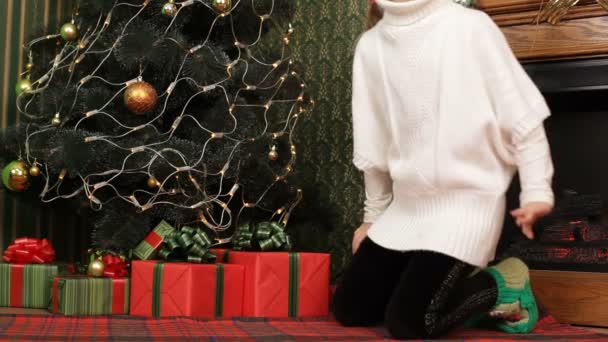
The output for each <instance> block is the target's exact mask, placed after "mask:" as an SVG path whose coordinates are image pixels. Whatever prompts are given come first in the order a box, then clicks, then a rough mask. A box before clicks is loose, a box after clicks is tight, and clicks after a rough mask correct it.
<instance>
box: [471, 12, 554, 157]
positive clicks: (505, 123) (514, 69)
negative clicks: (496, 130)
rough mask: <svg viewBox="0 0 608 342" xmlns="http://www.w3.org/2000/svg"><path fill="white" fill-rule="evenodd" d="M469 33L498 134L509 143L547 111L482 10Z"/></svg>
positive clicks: (537, 91) (532, 84)
mask: <svg viewBox="0 0 608 342" xmlns="http://www.w3.org/2000/svg"><path fill="white" fill-rule="evenodd" d="M480 18H481V20H480V22H481V27H477V28H476V30H474V31H475V32H474V33H473V35H474V36H473V37H472V40H473V44H474V46H476V49H475V51H476V54H477V55H476V56H475V58H476V60H477V61H478V63H480V64H481V69H482V72H483V77H484V78H485V85H486V86H485V87H486V91H487V94H488V96H489V98H490V100H491V102H492V106H493V110H494V113H495V115H496V118H497V120H498V124H499V127H500V130H501V135H502V136H503V139H504V140H505V143H507V146H510V147H512V146H513V145H516V144H517V143H518V142H519V141H521V140H522V139H525V138H526V137H527V136H528V135H529V134H530V132H532V130H534V129H535V128H537V127H538V126H540V125H541V123H542V122H543V121H544V120H545V119H546V118H547V117H548V116H549V115H550V111H549V108H548V106H547V103H546V101H545V99H544V97H543V96H542V94H541V93H540V91H539V90H538V88H537V87H536V85H535V84H534V82H533V81H532V80H531V79H530V77H529V76H528V74H527V73H526V71H525V70H524V68H523V67H522V65H521V64H520V63H519V61H518V60H517V58H516V57H515V55H514V54H513V51H512V50H511V48H510V46H509V44H508V42H507V39H506V38H505V36H504V34H503V33H502V31H501V30H500V29H499V28H498V26H497V25H496V24H495V23H494V22H493V21H492V19H491V18H490V17H489V16H488V15H486V14H485V13H480Z"/></svg>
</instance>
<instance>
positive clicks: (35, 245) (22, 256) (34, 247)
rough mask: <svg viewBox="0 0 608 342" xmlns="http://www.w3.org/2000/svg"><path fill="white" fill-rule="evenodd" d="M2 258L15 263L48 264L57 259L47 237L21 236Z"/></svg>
mask: <svg viewBox="0 0 608 342" xmlns="http://www.w3.org/2000/svg"><path fill="white" fill-rule="evenodd" d="M2 260H4V261H5V262H9V263H13V264H48V263H51V262H53V261H55V250H53V247H51V244H50V243H49V240H47V239H42V240H39V239H31V238H19V239H17V240H15V242H14V243H13V244H12V245H10V246H8V249H7V250H6V251H4V256H3V257H2Z"/></svg>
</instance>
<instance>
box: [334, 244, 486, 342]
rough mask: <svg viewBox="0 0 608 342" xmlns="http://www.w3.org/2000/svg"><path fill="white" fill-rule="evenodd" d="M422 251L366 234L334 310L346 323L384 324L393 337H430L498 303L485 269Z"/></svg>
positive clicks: (342, 280)
mask: <svg viewBox="0 0 608 342" xmlns="http://www.w3.org/2000/svg"><path fill="white" fill-rule="evenodd" d="M473 270H474V269H473V267H472V266H470V265H468V264H465V263H463V262H461V261H459V260H456V259H454V258H452V257H449V256H446V255H443V254H439V253H434V252H426V251H415V252H398V251H392V250H388V249H385V248H383V247H380V246H378V245H377V244H375V243H374V242H372V241H371V240H370V239H369V238H366V239H365V240H364V241H363V242H362V243H361V246H360V247H359V250H358V251H357V253H356V254H355V255H354V256H353V259H352V261H351V263H350V265H349V266H348V267H347V268H346V270H345V272H344V274H343V275H342V277H341V278H340V281H339V283H338V287H337V289H336V294H335V296H334V303H333V311H334V315H335V316H336V319H337V320H338V322H340V323H341V324H343V325H345V326H370V325H377V324H379V323H381V322H383V321H384V322H385V324H386V327H387V329H388V331H389V333H390V334H391V336H392V337H393V338H398V339H409V338H433V337H438V336H441V335H443V334H445V333H446V332H448V331H449V330H451V329H453V328H456V327H458V326H460V325H462V324H463V323H464V322H465V321H466V320H467V319H469V318H471V317H473V316H474V315H476V314H480V313H484V312H488V311H489V310H491V309H492V308H493V306H494V305H495V304H496V298H497V294H498V290H497V287H496V282H495V281H494V279H493V278H492V277H491V276H490V275H489V274H487V273H486V272H478V273H476V274H475V275H474V276H470V274H471V273H472V271H473Z"/></svg>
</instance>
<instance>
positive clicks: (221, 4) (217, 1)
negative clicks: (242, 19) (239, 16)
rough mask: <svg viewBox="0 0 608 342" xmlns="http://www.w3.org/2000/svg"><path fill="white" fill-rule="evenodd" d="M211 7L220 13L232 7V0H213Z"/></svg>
mask: <svg viewBox="0 0 608 342" xmlns="http://www.w3.org/2000/svg"><path fill="white" fill-rule="evenodd" d="M213 7H215V9H216V10H218V11H220V12H222V13H225V12H228V11H230V10H231V9H232V0H213Z"/></svg>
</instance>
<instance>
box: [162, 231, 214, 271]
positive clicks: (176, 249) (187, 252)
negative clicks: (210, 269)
mask: <svg viewBox="0 0 608 342" xmlns="http://www.w3.org/2000/svg"><path fill="white" fill-rule="evenodd" d="M209 248H211V239H210V238H209V236H208V235H207V233H205V232H204V231H202V230H201V229H200V228H192V227H182V229H181V230H180V231H175V232H172V233H171V234H169V235H168V236H167V237H165V240H164V244H163V247H162V248H161V250H160V251H159V252H158V253H159V255H160V256H161V257H162V258H163V259H165V260H184V259H185V260H186V261H188V262H191V263H196V264H202V263H204V262H211V261H213V260H215V254H213V253H211V252H210V251H209Z"/></svg>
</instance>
